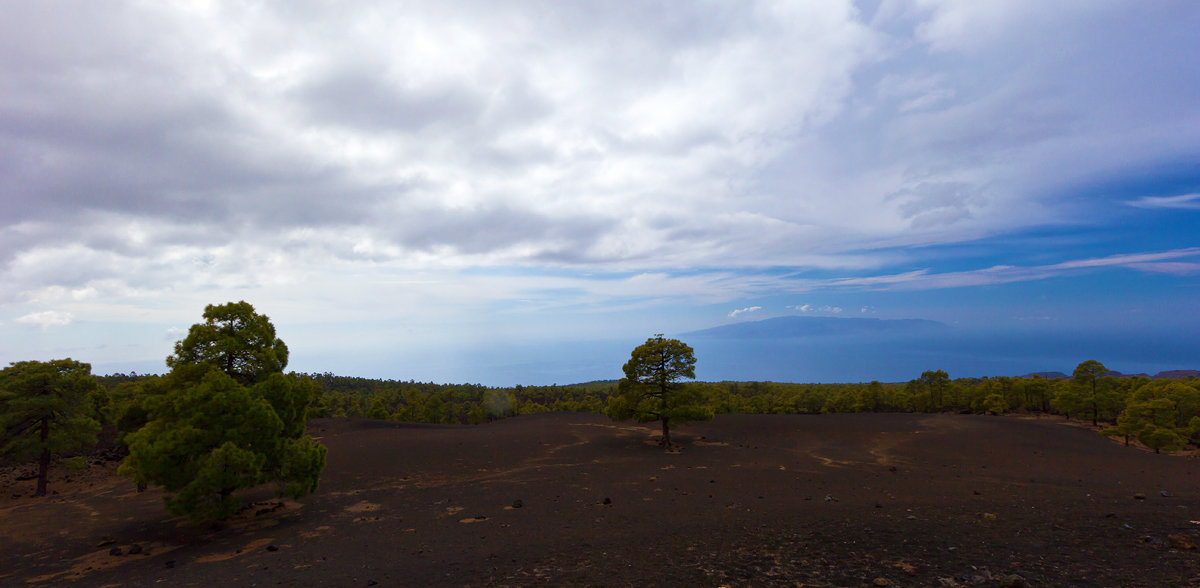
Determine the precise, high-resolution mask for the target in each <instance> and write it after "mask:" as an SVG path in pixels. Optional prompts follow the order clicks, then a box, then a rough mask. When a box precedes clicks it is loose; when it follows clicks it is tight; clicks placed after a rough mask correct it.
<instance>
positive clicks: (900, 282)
mask: <svg viewBox="0 0 1200 588" xmlns="http://www.w3.org/2000/svg"><path fill="white" fill-rule="evenodd" d="M1195 256H1200V247H1188V248H1185V249H1173V250H1171V251H1161V252H1157V253H1130V254H1119V255H1110V256H1107V257H1097V258H1089V259H1077V260H1072V261H1064V262H1061V263H1054V264H1049V265H1039V266H1028V267H1019V266H1011V265H997V266H992V267H988V268H981V269H977V270H968V271H961V272H943V273H932V272H930V271H928V270H917V271H911V272H905V273H902V274H893V275H885V276H868V277H858V278H840V279H834V280H827V281H825V282H823V283H822V284H821V285H823V286H826V287H831V288H862V289H868V290H933V289H938V288H963V287H968V286H988V285H992V284H1007V283H1011V282H1025V281H1031V280H1044V279H1047V278H1053V277H1057V276H1061V275H1066V274H1069V273H1072V272H1075V271H1079V270H1085V269H1096V268H1111V267H1126V268H1130V269H1135V270H1139V271H1144V272H1151V273H1168V274H1175V275H1186V274H1191V273H1195V272H1196V270H1197V268H1200V264H1197V263H1191V262H1171V261H1167V260H1173V259H1180V258H1187V257H1195ZM809 287H810V288H812V287H814V286H813V285H812V284H810V285H809ZM817 287H819V286H817Z"/></svg>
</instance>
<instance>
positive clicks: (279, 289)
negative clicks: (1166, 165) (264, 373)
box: [0, 0, 1200, 339]
mask: <svg viewBox="0 0 1200 588" xmlns="http://www.w3.org/2000/svg"><path fill="white" fill-rule="evenodd" d="M69 4H70V3H69ZM872 4H873V3H870V2H868V3H861V2H852V1H851V0H812V1H807V2H805V1H797V2H784V3H781V2H773V1H769V0H762V1H747V2H737V3H729V4H722V5H714V4H708V3H682V4H679V5H674V4H672V5H671V6H670V10H669V11H667V10H664V9H663V8H661V6H659V5H656V4H651V3H635V4H626V3H590V4H589V3H583V4H577V3H549V4H546V5H541V6H538V7H533V6H532V5H530V4H526V3H494V2H473V1H471V0H467V1H465V2H453V3H447V2H436V1H425V2H421V1H417V2H411V3H405V5H404V6H403V7H399V6H391V5H388V4H386V3H384V4H382V5H380V4H378V3H360V2H354V1H351V2H346V3H340V4H338V5H337V6H336V7H332V6H326V5H323V4H321V3H265V4H264V3H254V4H247V3H243V2H236V1H221V0H214V1H211V2H204V3H133V4H130V5H128V6H125V7H124V8H123V9H121V10H111V9H106V8H103V7H100V6H98V5H95V4H94V3H88V2H77V3H74V4H71V8H70V9H66V10H64V9H62V8H61V7H58V8H55V7H54V6H51V5H48V4H46V3H36V2H32V3H16V4H14V5H13V6H6V7H5V8H6V11H5V18H3V19H0V38H4V39H7V40H9V41H10V42H9V43H8V44H7V45H6V47H7V48H8V49H10V50H9V51H6V52H3V54H0V71H2V72H4V73H3V75H0V176H2V177H4V182H5V191H4V196H3V199H4V201H3V203H2V204H3V205H2V206H0V283H3V284H5V287H4V288H3V289H0V311H3V312H4V313H5V314H4V315H3V316H5V317H6V318H7V317H13V316H17V315H25V316H23V317H22V319H26V320H22V322H24V323H27V324H57V323H55V320H56V319H51V318H48V317H43V318H38V319H35V318H30V317H35V316H40V315H41V314H42V313H37V312H34V313H32V314H30V313H31V311H34V310H36V309H41V308H56V309H59V310H58V311H57V312H60V313H63V316H67V315H69V316H70V317H72V318H69V319H66V320H78V321H79V322H80V323H83V322H88V323H95V322H104V321H122V322H133V323H139V324H154V325H155V326H154V328H155V329H157V330H156V331H153V332H151V334H150V335H149V336H150V338H154V339H157V338H158V334H159V333H161V332H162V330H163V329H165V328H166V325H170V324H187V323H188V322H191V321H194V320H196V318H197V316H198V315H199V310H200V309H202V308H203V305H204V304H207V303H211V302H220V301H222V300H238V299H242V298H246V299H253V300H256V301H264V302H262V304H265V305H267V304H268V303H269V306H273V307H275V308H278V309H280V310H279V311H278V312H280V313H281V314H282V315H284V316H289V317H294V318H296V319H297V320H299V321H302V322H327V323H330V324H333V323H337V322H338V321H343V320H357V321H368V320H371V319H374V318H380V317H382V318H383V319H386V320H392V321H395V322H396V323H404V324H406V325H413V324H418V325H419V324H425V323H428V324H431V325H432V324H435V323H436V321H448V322H449V323H455V321H459V322H458V323H457V324H458V325H459V327H460V328H461V330H460V331H453V330H452V329H444V331H445V334H444V335H439V336H444V337H464V336H469V335H470V334H471V331H470V326H469V325H470V324H471V323H470V321H469V320H467V319H466V318H463V317H467V316H472V314H473V313H474V315H475V316H478V315H479V314H486V313H488V312H490V311H493V310H495V308H496V307H505V308H507V307H506V306H505V305H514V307H519V308H526V307H534V308H538V309H570V310H571V311H574V312H576V313H577V314H583V313H589V312H601V311H606V310H613V309H625V308H645V307H647V306H653V305H655V304H663V303H664V301H670V302H678V301H680V300H686V301H689V302H699V303H704V304H729V305H732V304H733V303H732V302H731V301H736V300H746V299H759V298H760V297H762V296H784V295H792V294H796V293H799V292H811V291H813V290H817V289H839V288H860V289H903V288H909V289H912V288H938V287H958V286H964V285H970V284H989V283H1002V282H1005V281H1017V280H1029V279H1040V277H1042V276H1047V275H1057V274H1059V273H1062V272H1067V271H1079V270H1081V269H1086V268H1087V267H1101V266H1110V265H1114V264H1116V265H1121V266H1124V267H1130V268H1135V269H1138V270H1141V271H1150V272H1160V273H1170V274H1179V275H1188V274H1190V272H1192V271H1193V265H1194V264H1192V263H1189V262H1186V261H1184V260H1180V259H1177V258H1176V257H1164V258H1153V257H1150V258H1141V259H1135V258H1128V259H1124V260H1113V259H1109V260H1104V259H1098V260H1083V259H1081V260H1080V261H1079V262H1076V263H1082V264H1084V265H1079V266H1065V265H1064V266H1033V267H1016V266H1014V265H1010V264H1018V263H1021V262H1019V261H1016V260H1008V259H1001V260H999V261H997V262H996V263H998V264H1001V265H997V266H996V267H992V268H984V269H978V270H969V271H963V272H938V271H935V270H933V269H918V270H912V271H903V272H902V271H901V270H900V269H896V268H904V269H905V270H911V268H914V267H916V268H920V267H926V266H928V265H929V264H926V263H923V262H922V259H923V256H925V255H927V254H928V251H931V250H932V249H926V248H923V246H946V245H954V244H958V243H965V242H973V241H976V240H978V239H980V238H985V237H995V236H1003V235H1006V234H1010V233H1014V232H1021V231H1023V230H1025V229H1026V228H1028V227H1030V226H1045V225H1061V224H1062V223H1063V222H1064V221H1063V219H1069V221H1068V222H1071V223H1076V222H1079V223H1088V222H1090V221H1094V219H1096V218H1099V217H1103V218H1107V217H1105V215H1109V214H1111V210H1104V208H1105V207H1106V206H1108V207H1111V204H1112V202H1111V201H1108V202H1086V203H1084V204H1082V205H1080V204H1079V202H1080V201H1079V200H1078V199H1075V198H1074V196H1075V195H1074V194H1073V193H1071V190H1072V189H1077V188H1078V186H1081V185H1090V184H1089V182H1094V181H1095V178H1100V177H1113V174H1118V175H1119V174H1123V173H1130V174H1136V173H1137V172H1138V171H1139V170H1145V169H1160V167H1156V166H1158V165H1159V164H1160V163H1162V162H1176V161H1190V159H1189V157H1191V156H1192V155H1194V151H1195V145H1197V144H1200V103H1198V102H1197V101H1196V100H1195V96H1194V91H1192V90H1193V88H1191V87H1190V86H1188V85H1187V84H1180V83H1179V80H1181V79H1195V78H1196V76H1197V74H1198V73H1200V61H1198V60H1195V59H1194V58H1192V55H1193V54H1195V51H1194V44H1195V42H1194V39H1195V35H1194V34H1193V32H1194V30H1196V29H1197V25H1198V23H1197V19H1198V18H1200V17H1198V16H1197V13H1196V11H1194V10H1192V9H1191V8H1190V7H1181V6H1182V5H1178V4H1171V3H1162V4H1155V5H1151V6H1147V5H1145V4H1144V3H1122V2H1111V3H1109V2H1106V3H1098V2H1089V1H1084V0H1069V1H1067V2H1065V3H1051V4H1046V3H1036V2H1033V0H1014V1H1012V2H1006V1H999V0H995V1H987V2H985V1H980V2H966V3H964V2H953V1H947V0H937V1H934V0H886V1H884V2H882V3H878V4H879V5H878V7H877V8H875V9H872V8H870V6H871V5H872ZM55 6H57V5H55ZM1146 63H1153V64H1155V66H1154V67H1145V64H1146ZM1148 104H1149V105H1152V107H1148V106H1147V105H1148ZM1128 204H1129V205H1130V206H1139V207H1142V208H1158V209H1164V208H1173V209H1193V208H1196V207H1197V206H1200V197H1197V195H1195V194H1186V195H1181V196H1167V197H1158V196H1154V197H1144V198H1140V199H1137V200H1134V201H1131V202H1129V203H1128ZM946 250H947V249H946V248H943V249H940V251H946ZM1068 255H1069V254H1068ZM1076 257H1085V256H1084V255H1082V254H1079V255H1076ZM1087 263H1099V264H1100V265H1086V264H1087ZM781 268H782V272H785V273H788V275H786V276H781V275H779V273H775V272H779V271H780V270H781ZM813 275H819V276H825V277H821V278H817V277H812V276H813ZM846 276H853V277H846ZM855 307H857V305H856V306H855ZM851 308H853V307H851ZM415 309H420V310H419V311H418V310H415ZM834 309H839V311H840V307H834V306H828V305H827V306H813V305H803V306H801V307H797V308H796V310H797V311H798V312H825V313H836V312H835V310H834ZM514 312H515V311H514ZM460 319H461V320H460ZM36 321H41V322H36ZM185 321H186V322H185ZM513 328H516V327H513ZM430 331H431V332H434V333H437V332H438V330H437V329H436V328H433V327H431V328H430ZM464 333H465V335H464Z"/></svg>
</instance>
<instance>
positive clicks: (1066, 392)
mask: <svg viewBox="0 0 1200 588" xmlns="http://www.w3.org/2000/svg"><path fill="white" fill-rule="evenodd" d="M1093 364H1095V365H1093ZM1080 365H1081V366H1086V368H1087V369H1085V371H1084V372H1081V373H1079V374H1077V375H1073V376H1072V377H1068V378H1057V379H1048V378H1043V377H1042V376H1038V375H1034V376H1031V377H1008V376H998V377H983V378H953V379H952V378H950V376H949V375H948V374H947V373H946V372H945V371H942V370H930V371H926V372H924V373H922V374H921V375H920V376H919V377H917V378H914V379H912V380H910V381H908V382H899V383H896V382H892V383H886V382H877V381H872V382H864V383H850V384H820V383H788V382H760V381H720V382H680V383H679V384H680V386H682V387H683V389H686V390H687V391H688V393H689V394H690V395H692V396H695V397H696V400H695V401H694V403H695V404H699V405H703V406H705V407H707V408H709V409H711V410H712V412H713V413H715V414H830V413H852V412H908V413H937V412H954V413H969V414H1005V413H1027V414H1036V415H1055V416H1059V417H1062V418H1066V419H1071V420H1080V421H1084V422H1089V423H1093V424H1094V425H1096V426H1097V427H1101V428H1103V430H1104V432H1105V433H1106V434H1109V435H1116V436H1118V437H1120V438H1122V439H1123V440H1126V441H1132V440H1134V439H1137V440H1138V441H1139V442H1141V443H1143V444H1145V445H1147V446H1148V447H1150V448H1152V449H1156V450H1173V449H1180V448H1183V447H1185V446H1188V445H1197V444H1198V443H1200V434H1198V433H1200V420H1194V419H1200V380H1197V379H1195V378H1188V379H1182V380H1154V379H1150V378H1148V377H1144V376H1120V377H1118V376H1112V375H1107V374H1108V372H1107V370H1103V369H1099V370H1097V368H1096V365H1099V367H1100V368H1103V365H1102V364H1099V362H1094V361H1091V360H1089V362H1084V363H1083V364H1080ZM1076 371H1077V372H1078V371H1079V370H1078V368H1077V370H1076ZM293 375H294V376H296V377H301V378H306V379H309V380H310V381H311V382H312V383H313V385H314V390H313V403H312V405H311V406H310V407H309V411H308V415H309V416H310V417H334V418H341V417H353V418H374V419H388V420H396V421H408V422H419V423H434V424H464V425H466V424H481V423H486V422H489V421H493V420H497V419H503V418H509V417H513V416H519V415H527V414H536V413H541V412H590V413H596V414H605V412H606V409H607V407H608V400H609V398H610V397H615V396H617V395H618V392H619V390H618V388H619V382H618V381H616V380H604V381H596V382H588V383H584V384H572V385H562V386H559V385H554V386H520V385H518V386H511V387H490V386H483V385H480V384H435V383H432V382H415V381H411V380H410V381H398V380H382V379H369V378H357V377H347V376H337V375H334V374H331V373H322V374H293ZM162 377H163V376H144V375H143V376H139V375H136V374H114V375H110V376H101V377H99V381H100V382H101V383H102V384H103V386H102V388H103V391H102V392H98V393H97V392H93V397H92V400H91V402H92V404H94V405H95V406H97V407H98V408H100V409H101V413H102V414H104V415H107V416H106V417H105V418H106V419H107V420H104V418H102V419H100V420H101V422H115V421H114V420H113V419H119V417H120V415H121V414H124V412H126V411H127V410H128V409H127V408H126V407H127V406H129V404H130V399H131V398H134V397H136V396H137V395H138V392H137V390H138V389H140V388H146V387H148V388H154V386H156V385H157V384H156V382H157V381H158V380H159V379H161V378H162Z"/></svg>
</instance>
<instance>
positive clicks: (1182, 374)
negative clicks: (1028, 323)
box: [1020, 370, 1200, 380]
mask: <svg viewBox="0 0 1200 588" xmlns="http://www.w3.org/2000/svg"><path fill="white" fill-rule="evenodd" d="M1104 375H1106V376H1112V377H1114V378H1132V377H1135V376H1141V377H1143V378H1150V379H1151V380H1182V379H1184V378H1200V370H1167V371H1162V372H1158V373H1157V374H1154V375H1153V376H1151V375H1149V374H1145V373H1138V374H1123V373H1121V372H1118V371H1116V370H1109V371H1107V372H1104ZM1034 376H1041V377H1043V378H1046V379H1047V380H1056V379H1060V378H1070V377H1071V376H1070V375H1069V374H1064V373H1062V372H1033V373H1030V374H1025V375H1023V376H1020V377H1022V378H1032V377H1034Z"/></svg>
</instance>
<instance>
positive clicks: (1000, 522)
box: [0, 414, 1200, 586]
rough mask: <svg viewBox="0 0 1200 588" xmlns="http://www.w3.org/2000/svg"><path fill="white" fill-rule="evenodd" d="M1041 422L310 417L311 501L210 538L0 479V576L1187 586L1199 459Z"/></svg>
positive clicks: (103, 491) (111, 489)
mask: <svg viewBox="0 0 1200 588" xmlns="http://www.w3.org/2000/svg"><path fill="white" fill-rule="evenodd" d="M1061 422H1062V421H1061V420H1059V419H1050V418H1045V419H1018V418H1002V417H977V416H959V415H908V414H861V415H824V416H751V415H745V416H740V415H739V416H718V417H717V418H716V420H714V421H713V422H710V423H701V424H696V425H692V426H689V427H686V428H683V429H680V430H679V431H678V432H677V441H678V445H679V447H680V449H679V451H676V452H666V451H664V450H663V449H662V448H661V447H659V446H657V445H656V444H655V442H654V439H655V432H654V427H652V426H639V425H630V424H622V423H612V422H609V421H608V420H606V419H605V418H603V417H600V416H596V415H582V414H547V415H538V416H530V417H521V418H514V419H509V420H504V421H499V422H496V423H491V424H488V425H481V426H476V427H466V426H463V427H458V426H453V427H451V426H429V425H411V424H403V423H394V422H386V421H369V420H341V419H338V420H331V419H323V420H314V421H312V422H311V423H310V430H311V432H312V433H313V434H314V435H315V436H316V437H318V438H320V441H321V442H322V443H324V444H325V445H326V446H328V448H329V458H328V466H327V468H326V470H325V473H324V475H323V477H322V479H321V487H320V489H319V490H318V491H317V493H316V494H314V495H311V496H307V497H304V498H302V499H301V500H300V501H298V502H294V501H279V500H274V499H273V498H271V494H270V492H269V491H268V490H266V489H264V490H263V491H262V492H257V493H252V494H251V495H249V496H247V502H248V505H249V507H248V508H247V509H246V510H244V511H243V512H242V513H240V514H239V515H238V516H237V517H235V518H234V519H233V520H231V521H228V522H227V523H225V524H223V525H221V526H219V527H214V526H207V525H201V526H197V525H191V524H188V523H186V522H184V521H183V520H182V519H177V518H171V517H170V516H169V515H167V514H165V512H164V511H163V509H162V505H161V496H160V495H159V494H158V493H157V492H156V491H154V490H153V489H152V490H151V491H147V492H144V493H137V492H135V491H134V488H133V486H132V484H130V483H129V482H127V481H125V480H123V479H120V478H118V477H116V476H115V475H113V473H112V471H113V469H114V466H113V465H112V464H110V465H109V466H107V467H98V466H97V467H93V468H91V469H90V470H89V471H88V472H84V473H77V474H73V475H66V474H59V475H56V476H55V478H53V479H52V480H51V486H50V487H51V490H56V491H57V492H58V493H57V494H56V495H53V496H50V497H47V498H43V499H35V498H32V497H30V494H32V481H19V482H14V481H12V480H11V479H9V480H6V481H4V482H2V483H3V484H4V487H3V488H0V490H3V491H4V494H3V496H2V498H0V521H2V524H0V585H4V586H23V585H58V584H62V583H67V582H74V583H78V584H82V585H88V586H145V585H152V584H156V583H160V584H163V585H171V586H209V585H230V586H234V585H236V586H275V585H282V586H316V585H328V586H375V585H378V586H400V585H405V586H419V585H422V586H423V585H471V586H486V585H528V584H547V585H564V584H566V585H618V586H620V585H625V586H654V585H658V586H668V585H669V586H681V585H694V586H717V585H805V586H891V585H895V586H937V585H945V586H953V585H982V586H1021V585H1033V586H1060V585H1061V586H1068V585H1069V586H1186V585H1195V586H1200V554H1198V553H1197V550H1196V549H1195V547H1194V545H1195V543H1196V542H1197V541H1198V540H1200V525H1198V524H1196V523H1195V522H1193V521H1194V520H1197V519H1200V488H1198V486H1197V485H1198V484H1200V462H1197V460H1196V459H1194V458H1189V457H1180V456H1168V455H1155V454H1152V453H1148V452H1145V451H1141V450H1138V449H1135V448H1130V447H1124V446H1122V445H1120V444H1118V443H1114V442H1112V441H1110V440H1108V439H1106V438H1103V437H1101V436H1099V435H1096V434H1095V433H1093V432H1090V431H1086V430H1082V429H1079V428H1075V427H1066V426H1062V425H1061V424H1060V423H1061ZM67 477H69V478H70V479H69V480H68V479H66V478H67Z"/></svg>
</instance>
